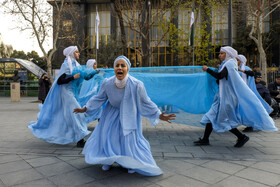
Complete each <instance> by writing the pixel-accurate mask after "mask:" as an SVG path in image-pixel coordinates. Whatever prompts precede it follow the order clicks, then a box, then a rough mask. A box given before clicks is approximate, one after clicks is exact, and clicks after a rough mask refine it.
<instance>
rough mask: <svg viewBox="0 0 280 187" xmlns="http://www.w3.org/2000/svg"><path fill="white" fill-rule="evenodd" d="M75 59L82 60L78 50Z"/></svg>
mask: <svg viewBox="0 0 280 187" xmlns="http://www.w3.org/2000/svg"><path fill="white" fill-rule="evenodd" d="M74 57H75V59H76V60H79V58H80V52H79V50H76V51H75V52H74Z"/></svg>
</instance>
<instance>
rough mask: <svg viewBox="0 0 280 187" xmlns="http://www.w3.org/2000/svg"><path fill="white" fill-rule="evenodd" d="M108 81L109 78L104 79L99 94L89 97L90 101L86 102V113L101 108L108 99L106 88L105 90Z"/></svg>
mask: <svg viewBox="0 0 280 187" xmlns="http://www.w3.org/2000/svg"><path fill="white" fill-rule="evenodd" d="M106 82H107V79H104V81H103V83H102V84H101V86H100V89H99V91H98V93H97V95H94V96H92V97H91V98H90V99H89V101H88V102H87V104H86V107H87V111H86V113H87V114H90V113H92V112H93V111H94V110H97V109H99V108H100V107H101V106H102V105H103V104H104V103H105V102H106V101H107V100H108V96H107V94H106V90H105V87H106Z"/></svg>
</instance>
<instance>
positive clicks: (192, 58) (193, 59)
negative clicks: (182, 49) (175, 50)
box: [192, 45, 194, 66]
mask: <svg viewBox="0 0 280 187" xmlns="http://www.w3.org/2000/svg"><path fill="white" fill-rule="evenodd" d="M192 63H193V66H194V45H193V57H192Z"/></svg>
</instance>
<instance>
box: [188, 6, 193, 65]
mask: <svg viewBox="0 0 280 187" xmlns="http://www.w3.org/2000/svg"><path fill="white" fill-rule="evenodd" d="M190 29H191V30H190V40H189V45H190V46H192V50H193V59H192V60H193V66H194V5H192V10H191V20H190Z"/></svg>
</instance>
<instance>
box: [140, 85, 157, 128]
mask: <svg viewBox="0 0 280 187" xmlns="http://www.w3.org/2000/svg"><path fill="white" fill-rule="evenodd" d="M137 92H138V102H139V103H138V110H139V112H140V114H141V115H142V116H144V117H147V118H148V119H149V120H150V122H151V124H152V126H155V125H156V124H157V123H158V122H159V115H160V114H161V112H160V110H159V109H158V107H157V105H156V104H155V103H154V102H152V100H151V99H150V97H149V96H148V95H147V92H146V89H145V87H144V84H143V83H142V82H140V83H139V85H138V90H137Z"/></svg>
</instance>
